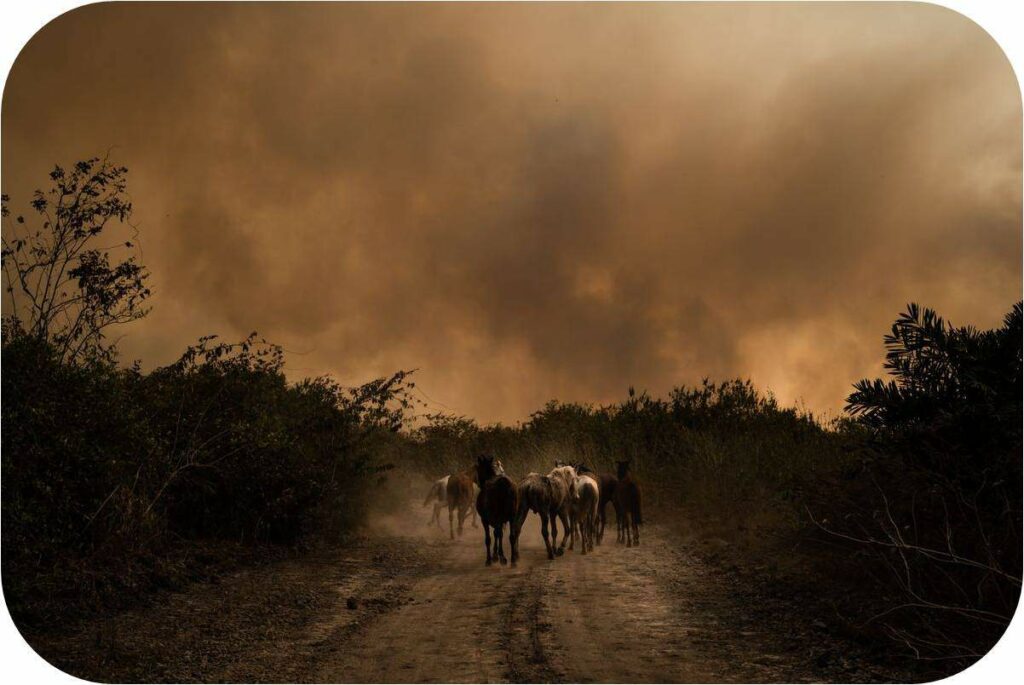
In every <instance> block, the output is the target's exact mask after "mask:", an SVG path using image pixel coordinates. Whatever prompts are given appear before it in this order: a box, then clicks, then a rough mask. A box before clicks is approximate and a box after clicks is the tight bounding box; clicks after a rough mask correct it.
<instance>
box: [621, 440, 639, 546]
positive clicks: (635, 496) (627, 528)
mask: <svg viewBox="0 0 1024 685" xmlns="http://www.w3.org/2000/svg"><path fill="white" fill-rule="evenodd" d="M616 465H617V467H618V479H619V482H618V485H616V486H615V502H616V503H617V505H618V509H619V511H621V512H622V520H621V524H620V537H624V538H625V541H626V547H632V546H633V545H639V544H640V526H641V525H643V516H642V515H641V513H640V499H641V498H640V484H639V483H637V482H636V481H635V480H633V472H632V471H631V470H630V468H629V460H626V461H619V462H616ZM620 542H621V540H620Z"/></svg>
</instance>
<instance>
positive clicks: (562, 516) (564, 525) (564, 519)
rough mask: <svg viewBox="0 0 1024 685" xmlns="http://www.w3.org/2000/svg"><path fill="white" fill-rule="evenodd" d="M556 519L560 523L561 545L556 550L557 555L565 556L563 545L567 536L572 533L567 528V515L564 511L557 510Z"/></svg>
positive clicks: (567, 538)
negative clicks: (559, 520)
mask: <svg viewBox="0 0 1024 685" xmlns="http://www.w3.org/2000/svg"><path fill="white" fill-rule="evenodd" d="M558 518H559V519H561V521H562V544H561V546H560V547H559V548H558V553H559V554H565V543H566V542H567V541H568V540H569V534H570V533H571V532H572V531H571V530H570V528H569V514H568V513H567V512H566V511H565V509H559V510H558Z"/></svg>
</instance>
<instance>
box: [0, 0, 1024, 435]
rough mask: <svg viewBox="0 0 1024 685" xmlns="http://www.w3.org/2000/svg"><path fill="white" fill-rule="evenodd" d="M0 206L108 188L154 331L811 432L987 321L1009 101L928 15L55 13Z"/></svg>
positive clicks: (174, 8) (646, 9) (295, 362)
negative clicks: (680, 397) (914, 304)
mask: <svg viewBox="0 0 1024 685" xmlns="http://www.w3.org/2000/svg"><path fill="white" fill-rule="evenodd" d="M2 145H3V150H2V172H3V188H4V192H6V193H8V194H10V195H11V196H12V209H13V210H14V211H16V212H17V211H24V209H23V208H24V207H26V206H27V201H28V199H29V197H30V192H31V190H32V189H34V188H35V187H37V186H39V185H42V184H43V183H44V181H45V180H46V173H47V171H48V170H49V169H50V168H51V167H52V165H53V164H54V163H57V162H61V163H70V162H73V161H74V160H76V159H80V158H85V157H89V156H93V155H97V154H103V153H104V152H105V151H106V150H108V149H112V150H113V153H112V154H113V157H114V158H115V159H116V161H118V162H119V163H123V164H125V165H126V166H128V167H129V169H130V176H129V181H130V187H131V191H132V197H133V200H134V203H135V210H136V211H135V215H134V220H135V222H136V223H137V224H138V226H139V227H140V230H141V236H140V238H141V244H142V249H143V258H144V262H145V263H146V264H147V265H148V266H149V268H150V270H151V271H152V284H153V289H154V291H155V295H154V297H153V299H152V305H153V312H152V314H151V315H150V316H149V317H148V318H147V319H146V320H144V321H142V322H139V323H136V324H133V325H132V326H131V327H130V328H127V329H125V330H124V331H123V332H124V333H126V334H127V335H126V337H125V338H124V339H123V340H122V342H121V349H122V351H123V353H124V356H126V357H128V358H136V357H139V358H141V359H142V360H143V362H144V366H146V367H151V366H153V365H156V364H164V363H168V362H170V361H172V360H173V359H175V358H176V357H177V355H178V354H180V352H181V351H182V350H183V348H184V347H185V345H187V344H188V343H190V342H192V341H194V340H195V339H196V338H197V337H198V336H200V335H204V334H208V333H219V334H220V335H221V336H222V337H225V338H229V339H231V338H240V337H243V336H244V335H245V334H247V333H248V332H249V331H251V330H254V329H255V330H258V331H260V333H261V334H263V335H265V336H266V337H267V338H269V339H271V340H274V341H276V342H279V343H281V344H283V345H284V346H285V348H286V349H288V350H289V351H290V354H289V356H288V368H289V369H290V373H291V375H292V376H293V377H298V376H301V375H310V374H320V373H332V374H334V375H336V376H337V377H338V378H339V379H340V380H341V381H342V382H347V383H356V382H361V381H364V380H367V379H368V378H370V377H373V376H376V375H380V374H384V373H387V372H390V371H393V370H396V369H399V368H406V369H407V368H413V367H416V368H419V371H418V372H417V379H418V382H419V385H420V387H421V388H422V389H423V390H424V391H425V392H426V393H427V395H428V396H429V397H430V398H432V400H433V401H435V402H436V403H438V404H434V405H433V406H434V408H435V409H440V408H449V409H451V410H454V411H456V412H458V413H461V414H465V415H468V416H473V417H476V418H478V419H480V420H483V421H494V420H501V421H505V422H514V421H516V420H520V419H522V418H525V417H526V416H527V415H528V414H529V412H530V411H531V410H533V409H534V408H537V407H539V406H540V405H541V404H543V403H544V402H545V401H546V400H548V399H551V398H559V399H563V400H581V401H593V402H605V401H611V400H613V399H616V398H619V397H622V396H623V395H624V394H625V390H626V388H627V387H628V386H629V385H634V386H636V387H638V388H647V389H648V390H650V391H651V392H653V393H661V392H664V391H666V390H667V389H668V388H670V387H671V386H673V385H676V384H680V383H694V382H699V380H700V379H701V378H702V377H703V376H710V377H712V378H726V377H733V376H742V377H750V378H751V379H753V380H754V382H755V383H757V384H758V385H759V386H761V387H766V388H771V389H772V390H773V391H774V392H775V393H776V394H777V395H778V396H779V398H780V400H782V401H783V402H786V403H792V402H797V401H800V402H802V403H803V404H804V405H805V406H807V407H808V408H811V409H813V410H816V411H836V410H838V409H839V408H840V407H841V406H842V403H843V399H844V398H845V396H846V394H847V392H848V390H849V386H850V384H851V383H852V382H853V381H854V380H856V379H857V378H859V377H861V376H865V375H872V374H878V373H879V371H880V361H881V358H882V354H883V349H882V345H881V336H882V334H883V333H884V332H885V331H886V330H887V328H888V326H889V324H890V323H891V321H892V319H893V318H894V317H895V315H896V314H897V313H898V312H899V311H900V310H902V308H903V306H904V304H905V303H906V302H907V301H910V300H916V301H919V302H921V303H922V304H924V305H927V306H931V307H934V308H936V309H938V310H939V312H940V313H941V314H943V315H945V316H946V317H947V318H949V319H952V320H953V321H954V322H956V323H974V324H976V325H979V326H992V325H995V324H997V323H998V322H999V321H1000V320H1001V318H1002V316H1003V314H1005V312H1006V311H1007V310H1008V309H1009V308H1010V306H1011V305H1012V304H1013V302H1015V301H1017V300H1018V299H1020V298H1021V249H1022V248H1021V99H1020V91H1019V89H1018V86H1017V82H1016V79H1015V78H1014V76H1013V73H1012V70H1011V68H1010V66H1009V64H1008V63H1007V61H1006V59H1005V57H1004V56H1003V54H1002V52H1001V51H1000V49H999V48H998V47H997V46H996V45H995V44H994V43H993V42H992V41H991V39H990V38H989V37H988V36H987V35H986V34H985V33H984V32H983V31H982V30H981V29H979V28H978V27H977V26H975V25H974V24H972V23H971V22H970V21H969V20H966V19H964V18H963V17H961V16H959V15H957V14H955V13H953V12H951V11H948V10H945V9H942V8H938V7H935V6H932V5H924V4H893V3H884V4H866V5H857V6H854V5H839V4H835V3H822V4H801V5H779V4H774V3H764V4H757V5H740V4H736V3H723V4H721V5H692V4H687V5H665V4H659V5H636V4H633V5H629V6H625V5H609V4H600V5H592V4H584V5H580V4H572V5H559V6H553V5H533V4H529V5H518V6H511V5H492V4H488V5H467V4H459V5H439V4H433V3H430V4H417V5H400V4H390V3H387V4H381V5H376V4H375V5H373V6H367V5H352V6H345V5H336V4H316V5H295V4H289V5H239V4H231V5H228V4H223V5H219V4H210V5H206V4H202V5H191V4H190V5H187V6H186V5H175V4H146V5H133V4H127V3H117V4H105V5H98V6H96V5H94V6H87V7H85V8H82V9H79V10H76V11H74V12H72V13H70V14H67V15H65V16H63V17H61V18H59V19H57V20H56V21H55V22H53V23H51V24H50V25H48V26H47V27H46V28H44V29H43V30H42V31H41V32H40V33H39V34H38V35H37V36H36V37H35V38H34V39H33V40H32V41H31V42H30V43H29V45H28V46H26V48H25V49H24V51H23V52H22V54H21V56H20V58H19V60H18V62H17V63H16V65H15V67H14V70H13V72H12V74H11V76H10V78H9V80H8V82H7V86H6V89H5V91H4V96H3V114H2Z"/></svg>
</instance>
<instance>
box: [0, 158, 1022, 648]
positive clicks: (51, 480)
mask: <svg viewBox="0 0 1024 685" xmlns="http://www.w3.org/2000/svg"><path fill="white" fill-rule="evenodd" d="M124 179H125V170H124V169H123V168H121V167H115V166H112V165H109V164H108V163H107V162H106V161H100V160H90V161H88V162H82V163H79V164H77V165H75V166H74V167H73V169H72V170H71V171H65V170H63V169H61V168H59V167H58V168H57V169H55V170H54V172H53V173H52V174H51V181H52V183H53V186H52V187H51V189H50V190H49V191H46V192H44V191H39V192H38V193H37V194H36V196H35V199H34V200H33V203H32V206H33V209H34V210H35V211H36V213H37V215H38V217H39V218H40V220H41V223H40V224H39V225H38V226H34V227H31V228H29V226H28V224H27V223H26V222H25V220H24V218H23V217H21V216H19V217H17V218H16V219H14V220H13V221H10V213H9V211H8V209H7V198H6V197H5V198H4V212H3V213H4V219H5V224H4V228H5V235H4V248H3V266H4V271H5V274H6V279H7V281H6V284H5V285H6V291H7V296H8V298H7V299H6V300H5V315H4V318H3V349H2V365H3V375H2V392H3V398H4V401H3V406H2V432H3V462H2V516H3V520H2V525H3V539H2V554H3V582H4V590H5V596H6V599H7V602H8V606H9V607H10V609H11V611H12V613H13V614H14V616H15V617H16V619H17V620H18V621H19V622H20V623H23V622H27V621H45V620H49V619H52V618H53V616H54V615H55V614H59V613H61V612H66V611H67V610H68V609H73V608H76V607H78V608H81V607H83V606H85V605H87V604H88V605H90V606H92V607H97V606H103V605H104V604H105V603H106V602H108V601H109V600H110V599H111V598H116V597H119V596H126V597H130V596H132V594H133V592H132V591H137V590H139V589H140V588H147V587H151V586H153V585H156V584H159V583H161V582H164V581H165V580H166V579H167V578H169V577H171V576H172V575H173V571H174V569H173V568H170V567H171V566H174V565H175V564H179V565H180V557H179V556H176V552H175V550H176V549H178V547H179V546H180V545H182V544H186V543H198V542H200V541H214V542H220V543H226V542H227V541H231V542H232V544H241V545H246V544H251V543H262V542H268V543H286V544H293V543H296V542H299V541H302V540H306V539H309V537H310V536H311V535H313V534H316V535H318V536H328V537H331V536H338V535H343V534H344V533H346V532H347V531H349V530H351V529H352V528H353V526H354V524H355V522H356V521H357V520H358V519H360V518H361V516H362V514H363V512H364V510H365V506H366V503H365V501H364V499H363V493H365V492H366V490H367V485H368V484H369V483H378V482H379V481H380V479H381V478H382V476H383V475H384V474H383V472H384V471H388V470H389V469H391V468H392V466H393V465H396V466H398V467H400V468H399V471H400V472H403V473H405V474H406V476H407V477H409V478H414V479H415V478H419V479H421V480H417V481H416V482H417V483H419V484H425V483H426V478H431V479H432V478H436V477H437V476H438V475H441V474H445V473H453V472H455V471H457V470H461V469H464V468H466V467H467V466H468V465H469V464H470V463H471V462H472V459H473V457H474V456H475V455H476V454H479V453H489V454H493V455H495V456H497V457H499V458H500V459H501V460H502V461H503V462H504V464H505V466H506V468H507V469H508V470H509V471H510V472H511V473H513V474H515V475H522V474H525V473H527V472H529V471H540V472H546V471H548V470H549V469H550V468H551V466H552V465H553V462H554V460H555V459H563V460H571V461H585V462H587V463H588V464H590V465H591V466H592V467H593V468H595V469H597V470H611V469H612V468H613V464H614V462H615V461H616V460H620V459H631V460H632V462H633V470H634V472H635V473H636V475H637V477H638V478H639V480H640V482H641V483H643V486H644V488H645V494H646V497H645V501H646V502H647V503H648V504H650V505H652V506H653V507H655V508H659V507H661V508H663V510H665V511H669V512H672V517H670V518H673V519H674V520H677V521H678V520H686V521H691V522H694V523H695V525H696V526H702V527H703V528H704V530H705V531H707V530H715V531H716V532H715V534H716V535H718V534H719V533H720V531H721V530H722V529H721V528H714V525H716V524H715V523H714V522H715V521H717V522H718V523H719V524H722V525H725V524H723V522H725V523H727V524H728V525H730V526H732V527H733V528H735V529H739V530H747V529H748V528H750V529H751V530H752V529H753V528H754V527H755V526H757V527H758V529H757V531H756V532H751V535H750V536H751V537H756V538H757V539H758V541H759V542H760V543H761V544H762V547H761V548H760V549H759V550H757V551H755V552H754V554H760V555H761V556H762V557H774V558H775V559H776V560H778V559H780V558H782V557H783V556H785V557H787V558H789V559H799V563H801V564H804V566H805V570H806V571H807V572H808V574H809V575H812V576H814V577H815V578H817V580H818V581H820V588H821V590H822V592H823V593H826V592H829V591H834V590H835V588H834V587H830V586H834V585H835V583H833V580H835V579H836V578H837V577H838V576H836V575H834V574H832V573H830V572H825V571H822V570H821V567H815V566H813V565H812V564H811V560H810V559H808V558H806V557H797V555H796V554H795V553H794V551H793V550H795V547H794V545H793V544H792V543H793V541H794V539H797V540H798V541H800V540H811V539H817V541H818V542H821V541H828V542H830V544H831V546H830V547H828V554H829V555H831V556H830V559H831V560H832V561H833V562H837V563H838V564H839V565H840V566H842V567H844V568H847V569H853V572H852V573H850V575H851V576H853V575H855V574H857V575H858V578H857V582H859V583H861V584H862V585H861V586H860V587H856V588H855V587H853V586H852V585H850V586H849V587H847V588H845V590H847V591H854V590H856V591H859V592H861V593H862V594H861V595H860V598H864V597H870V598H871V601H860V599H858V601H857V602H855V605H856V606H857V609H856V610H859V611H861V612H862V615H860V616H859V617H857V618H859V620H860V623H861V625H862V626H877V627H881V628H882V629H883V630H884V631H885V632H886V633H887V634H888V635H889V636H890V637H892V638H894V639H896V640H897V641H898V642H899V643H900V644H901V645H904V646H906V647H907V649H908V650H909V651H910V652H911V653H913V654H916V655H918V656H920V657H923V658H927V659H959V660H971V659H974V658H977V657H978V656H979V655H981V654H983V653H984V652H985V651H986V650H987V649H988V648H989V647H990V646H991V645H992V644H993V643H994V642H995V640H996V639H998V637H999V635H1000V634H1001V632H1002V630H1003V629H1004V628H1005V626H1006V624H1007V623H1008V621H1009V619H1010V617H1011V616H1012V614H1013V612H1014V610H1015V608H1016V605H1017V601H1018V598H1019V595H1020V585H1021V544H1020V543H1021V538H1020V536H1021V482H1022V475H1021V450H1022V438H1021V423H1022V406H1021V395H1022V356H1021V338H1022V311H1021V304H1017V305H1016V306H1014V307H1013V309H1012V311H1011V312H1010V313H1009V314H1008V315H1007V316H1006V319H1005V321H1004V323H1003V325H1002V326H1001V327H999V328H997V329H994V330H990V331H978V330H976V329H974V328H970V327H954V326H952V325H950V324H948V323H947V322H945V321H944V320H943V319H942V318H940V317H939V316H938V315H936V314H935V313H934V312H933V311H931V310H927V309H923V310H922V309H921V308H920V307H918V306H917V305H910V306H909V307H908V310H907V312H906V313H905V314H903V315H901V316H900V317H899V319H898V320H897V321H896V323H895V324H894V326H893V328H892V331H891V333H890V334H889V335H887V336H886V338H885V344H886V347H887V350H888V352H887V358H886V369H887V371H888V372H889V374H890V375H891V378H890V379H889V380H881V379H877V380H862V381H860V382H858V383H856V385H855V386H854V391H853V393H852V394H851V395H850V397H849V405H848V412H849V415H848V416H847V417H846V418H844V419H842V420H837V421H835V422H833V423H832V424H830V425H823V424H822V423H821V422H820V421H818V420H817V419H816V418H815V417H813V416H812V415H810V414H808V413H806V412H803V411H799V410H797V409H794V408H788V407H781V406H779V404H778V403H777V402H776V400H775V398H774V397H772V396H771V395H770V394H768V395H765V394H763V393H761V392H759V391H758V390H757V389H756V388H754V387H753V385H752V384H751V383H750V382H749V381H742V380H731V381H727V382H724V383H716V382H712V381H710V380H707V379H705V380H704V381H703V383H702V384H701V385H700V386H698V387H678V388H676V389H674V390H673V391H672V392H670V393H669V394H668V396H667V397H664V398H655V397H651V396H649V395H648V394H647V393H645V392H640V393H637V392H635V391H634V390H633V389H632V388H630V389H629V391H628V395H627V397H626V398H625V399H624V400H622V401H621V402H618V403H615V404H611V405H607V406H593V405H583V404H575V403H562V402H557V401H552V402H549V403H548V404H547V405H545V406H544V407H543V408H541V409H540V410H538V411H537V412H535V413H534V414H532V415H531V416H530V417H529V419H528V420H527V421H525V422H523V423H521V424H518V425H516V426H514V427H509V426H501V425H492V426H480V425H478V424H476V423H475V422H474V421H472V420H471V419H467V418H464V417H454V416H449V415H429V416H426V417H423V418H424V419H425V420H423V421H420V422H419V423H418V424H414V423H413V422H412V421H411V412H410V410H411V409H412V400H411V396H410V394H409V389H410V388H411V387H412V383H410V382H409V379H408V374H407V373H405V372H398V373H396V374H394V375H392V376H389V377H386V378H381V379H377V380H375V381H372V382H370V383H367V384H365V385H363V386H360V387H357V388H346V387H342V386H340V385H339V384H337V383H336V382H334V381H333V380H331V379H330V378H315V379H305V380H302V381H300V382H297V383H289V382H288V381H287V380H286V378H285V375H284V371H283V358H282V354H281V350H280V348H278V347H276V346H274V345H271V344H268V343H267V342H265V341H262V340H258V339H257V338H256V336H255V334H253V335H251V336H249V337H248V338H247V339H245V340H243V341H241V342H238V343H233V344H228V343H223V342H220V341H218V340H217V339H216V338H215V337H212V336H211V337H206V338H202V339H200V340H199V342H198V343H197V344H196V345H194V346H192V347H190V348H188V349H187V350H186V351H185V352H184V354H183V355H182V356H181V358H180V359H179V360H178V361H176V362H175V363H173V364H170V365H168V366H166V367H162V368H157V369H155V370H153V371H151V372H149V373H143V372H142V371H141V370H140V368H139V366H138V365H135V366H132V367H128V368H125V367H123V366H121V365H119V364H118V359H117V351H116V348H115V347H114V346H113V345H111V344H109V342H108V338H107V331H108V329H109V327H111V326H114V325H116V324H119V323H125V322H128V321H132V320H134V319H136V318H138V317H140V316H142V315H144V313H145V309H144V308H143V307H142V304H143V302H144V301H145V300H146V299H147V298H148V296H149V294H150V292H149V289H148V287H147V285H146V281H147V274H146V272H145V270H144V269H143V268H142V267H141V266H140V265H138V264H137V263H136V261H135V260H134V258H132V257H131V256H128V257H123V258H117V257H114V256H112V255H111V252H110V250H109V249H107V248H104V247H97V240H98V239H99V237H100V236H101V235H102V234H103V233H104V231H105V230H106V229H107V228H108V224H109V223H110V222H111V221H114V222H115V224H116V223H119V222H125V221H127V220H128V217H129V215H130V210H131V206H130V203H128V202H127V200H126V199H125V198H126V195H125V193H126V186H125V181H124ZM114 244H115V246H116V247H117V248H119V249H122V250H126V249H130V248H131V247H132V242H131V240H127V239H126V240H120V241H115V243H114ZM413 425H416V427H415V428H413ZM412 474H415V475H412ZM397 480H398V479H392V485H395V484H396V481H397ZM409 482H410V481H409V480H406V481H405V482H404V483H399V484H398V485H397V487H399V488H401V491H402V494H403V495H404V496H407V495H408V494H409V489H408V487H407V486H408V484H409ZM416 494H417V495H419V494H421V493H420V492H418V491H417V492H416ZM390 499H391V500H392V501H402V498H401V497H395V498H390ZM681 512H682V513H685V515H680V513H681ZM645 518H647V517H645ZM815 536H817V537H815ZM773 539H777V540H784V541H785V544H786V546H785V550H786V551H785V552H783V551H782V550H783V549H784V548H783V546H782V544H781V543H780V544H778V545H776V547H774V548H772V547H771V546H770V544H768V543H770V541H771V540H773ZM801 549H803V548H801ZM818 549H819V550H820V549H821V548H820V547H819V548H818ZM761 561H765V559H759V560H758V563H760V562H761ZM832 568H833V569H834V568H837V567H836V566H835V565H833V566H832ZM843 582H847V581H845V580H844V581H843ZM126 590H128V592H125V591H126ZM134 594H137V592H135V593H134Z"/></svg>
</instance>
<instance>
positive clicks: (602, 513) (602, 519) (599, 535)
mask: <svg viewBox="0 0 1024 685" xmlns="http://www.w3.org/2000/svg"><path fill="white" fill-rule="evenodd" d="M606 505H607V502H606V503H605V505H604V506H599V507H598V510H599V511H600V514H599V517H598V519H597V525H598V528H597V544H599V545H600V544H601V539H602V538H603V537H604V524H605V510H606V509H607V506H606Z"/></svg>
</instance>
